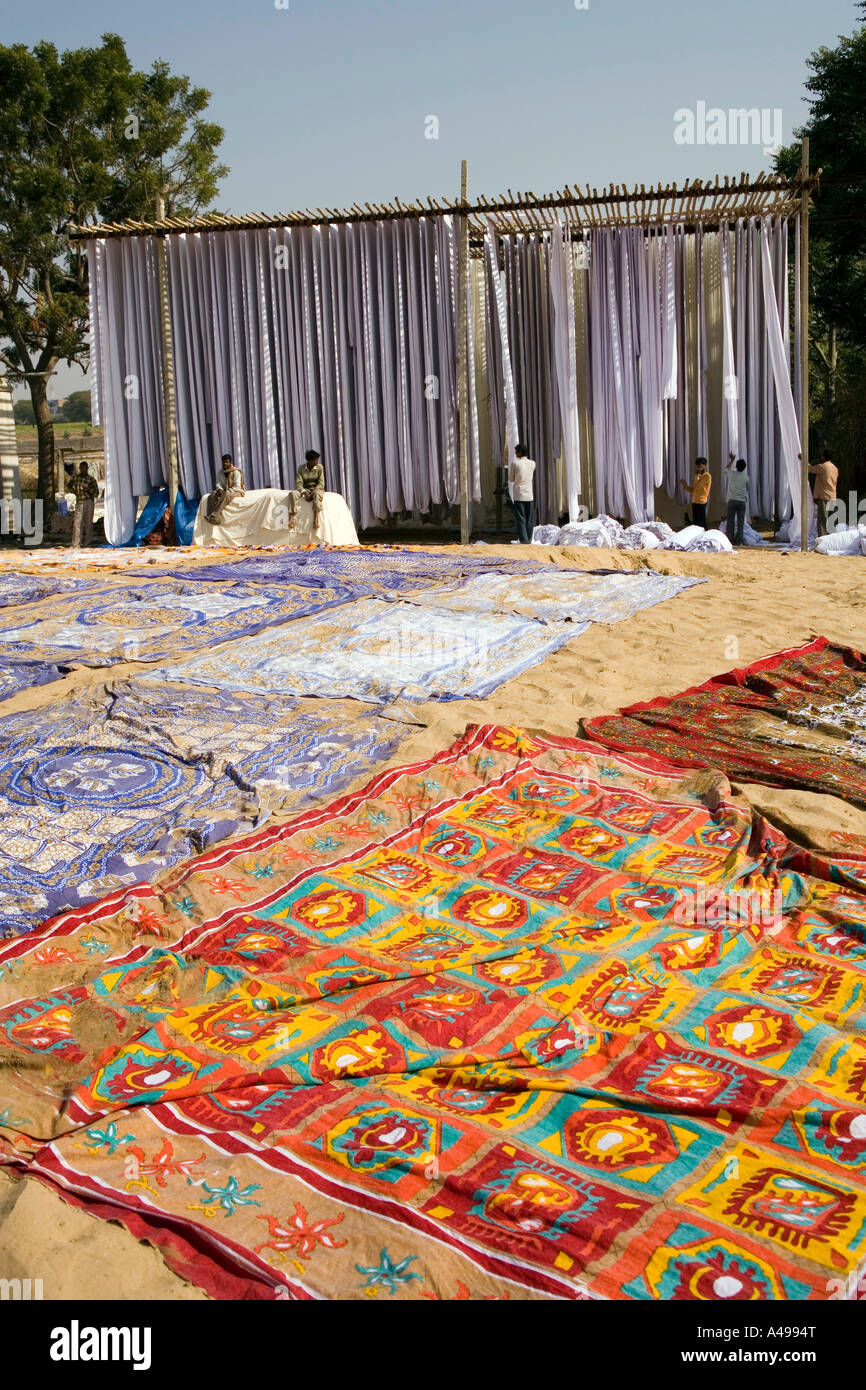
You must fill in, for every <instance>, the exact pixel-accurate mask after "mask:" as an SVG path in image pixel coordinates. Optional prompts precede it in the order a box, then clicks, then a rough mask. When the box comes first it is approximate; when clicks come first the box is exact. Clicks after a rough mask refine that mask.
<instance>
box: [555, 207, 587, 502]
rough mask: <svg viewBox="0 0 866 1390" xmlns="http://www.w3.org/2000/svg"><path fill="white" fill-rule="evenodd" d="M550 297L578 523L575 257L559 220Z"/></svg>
mask: <svg viewBox="0 0 866 1390" xmlns="http://www.w3.org/2000/svg"><path fill="white" fill-rule="evenodd" d="M550 294H551V300H552V304H553V335H554V364H555V369H556V387H557V391H558V394H559V415H560V419H561V421H562V454H563V463H564V467H565V495H566V505H567V508H568V519H569V521H577V520H578V519H579V518H580V421H579V419H578V411H577V350H576V345H575V333H574V257H573V255H572V250H571V235H570V228H569V226H568V223H567V222H566V223H565V224H563V223H561V222H560V221H559V220H558V219H554V220H552V222H551V229H550Z"/></svg>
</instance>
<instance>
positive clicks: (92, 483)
mask: <svg viewBox="0 0 866 1390" xmlns="http://www.w3.org/2000/svg"><path fill="white" fill-rule="evenodd" d="M69 491H70V492H72V493H74V494H75V511H74V512H73V514H72V544H73V546H74V548H75V549H76V550H80V549H81V547H82V546H85V547H87V546H90V545H92V544H93V507H94V504H95V502H96V499H97V497H98V496H99V483H98V482H97V481H96V479H95V478H93V477H91V475H90V471H89V469H88V467H87V464H86V462H85V460H84V459H82V460H81V462H80V463H79V465H78V472H77V473H73V475H72V477H71V478H70V480H69Z"/></svg>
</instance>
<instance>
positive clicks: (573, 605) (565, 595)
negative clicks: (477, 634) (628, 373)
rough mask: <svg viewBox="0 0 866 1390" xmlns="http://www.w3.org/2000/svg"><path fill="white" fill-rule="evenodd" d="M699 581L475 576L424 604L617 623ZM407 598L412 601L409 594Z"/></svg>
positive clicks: (650, 576) (565, 573)
mask: <svg viewBox="0 0 866 1390" xmlns="http://www.w3.org/2000/svg"><path fill="white" fill-rule="evenodd" d="M704 583H706V580H703V579H686V578H683V576H681V575H670V574H656V573H655V571H653V570H643V571H638V572H636V573H633V574H629V573H623V572H622V571H617V572H616V573H614V574H611V573H594V572H593V571H591V570H590V571H588V572H587V571H584V572H580V571H574V570H562V569H551V568H550V567H549V566H548V567H546V568H545V569H544V571H543V572H542V573H540V574H533V575H519V574H518V575H497V574H491V575H486V574H485V575H476V576H473V577H472V578H470V579H468V580H467V581H466V583H465V584H463V586H462V587H461V588H460V589H458V590H456V591H455V592H454V593H437V594H436V595H435V596H434V597H432V598H431V599H429V600H422V601H425V602H426V601H429V602H433V603H435V604H436V606H437V608H443V609H447V610H448V611H449V612H452V613H472V612H477V613H484V614H486V613H519V614H522V615H523V616H524V617H526V618H536V619H538V620H539V621H540V622H546V623H561V622H571V623H576V624H579V625H580V629H581V631H582V630H583V629H584V628H585V627H586V625H587V624H588V623H619V622H622V621H623V620H624V619H625V618H630V617H632V616H633V614H635V613H639V612H640V611H641V610H642V609H644V608H651V607H652V606H653V605H654V604H656V603H663V602H664V601H665V600H666V599H669V598H674V597H675V596H676V595H677V594H680V593H682V592H683V591H684V590H685V589H690V588H691V587H692V585H694V584H704ZM406 598H407V599H408V600H409V601H410V602H412V601H413V595H412V594H407V595H406Z"/></svg>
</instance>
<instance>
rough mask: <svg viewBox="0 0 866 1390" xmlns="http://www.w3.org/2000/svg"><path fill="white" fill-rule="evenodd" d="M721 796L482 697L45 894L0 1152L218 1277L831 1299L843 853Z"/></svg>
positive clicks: (473, 1290) (17, 1003)
mask: <svg viewBox="0 0 866 1390" xmlns="http://www.w3.org/2000/svg"><path fill="white" fill-rule="evenodd" d="M729 793H730V788H729V785H728V783H727V782H726V781H725V779H724V778H723V777H722V776H721V775H719V774H707V773H700V774H698V775H697V776H696V775H694V774H683V773H680V772H677V771H676V769H673V768H671V767H670V765H668V764H661V763H658V762H654V761H652V760H640V761H638V760H632V759H628V758H624V757H618V758H612V757H610V756H608V755H607V754H606V753H604V752H602V751H601V750H600V749H599V747H598V745H594V744H589V743H585V742H581V741H578V740H572V739H554V738H546V737H542V736H535V735H532V736H530V735H526V734H523V733H522V732H521V731H519V730H514V729H507V728H498V727H491V726H486V727H483V728H480V729H476V730H473V731H470V732H469V733H468V734H467V735H466V737H465V738H463V739H462V740H460V741H459V742H458V743H457V744H455V745H454V747H453V748H450V749H446V750H444V751H442V752H441V753H439V754H437V755H436V756H435V757H433V758H430V759H428V760H426V761H424V762H419V763H416V764H413V765H411V766H408V767H403V768H393V769H390V770H388V771H386V772H383V773H381V774H380V775H379V776H378V777H376V778H375V779H374V780H373V781H372V782H370V783H369V784H368V785H367V786H366V787H365V788H363V789H362V790H360V791H357V792H353V793H351V794H349V795H348V796H346V797H344V798H342V799H341V800H340V801H337V802H334V803H332V804H330V805H328V806H323V807H318V808H315V809H311V810H308V811H307V812H305V813H304V814H303V815H301V816H299V817H297V818H295V819H293V820H291V821H288V822H283V823H281V824H280V823H276V822H272V823H270V824H269V825H268V826H266V827H265V828H264V829H263V830H261V831H259V832H258V833H257V834H255V835H250V836H248V837H246V838H245V839H236V840H232V841H228V842H226V843H224V844H222V845H220V846H219V847H218V848H216V849H213V850H211V851H209V852H208V853H207V854H205V855H203V856H202V857H201V858H199V859H198V860H194V861H192V862H190V863H188V864H187V865H186V866H184V867H183V868H182V869H178V870H175V871H173V872H171V873H169V874H167V875H165V876H164V877H163V878H162V879H160V880H158V881H156V882H154V883H152V884H147V885H145V884H140V885H137V886H136V887H134V888H132V889H131V890H128V891H121V892H118V893H116V894H114V896H113V897H111V898H109V899H106V900H105V901H104V902H102V903H99V904H91V905H89V906H85V907H82V908H81V909H78V910H76V911H75V912H72V913H68V914H66V915H65V916H64V917H61V918H58V919H56V920H55V922H54V923H53V924H50V925H49V926H48V928H47V929H46V930H45V931H44V933H42V934H41V935H40V936H39V937H29V938H26V939H19V940H17V941H14V942H12V943H10V944H9V945H8V946H6V947H4V948H2V949H0V1056H2V1059H3V1066H2V1067H0V1160H2V1161H5V1162H6V1163H7V1164H9V1165H11V1166H14V1167H15V1168H16V1169H17V1170H18V1171H20V1172H22V1173H26V1174H29V1175H31V1176H34V1177H36V1178H38V1179H40V1180H41V1181H43V1182H46V1183H49V1184H50V1185H51V1186H52V1187H53V1188H54V1189H55V1190H56V1191H58V1192H59V1193H60V1194H61V1195H62V1196H64V1197H65V1198H66V1199H67V1200H69V1201H73V1202H77V1203H80V1204H81V1205H82V1206H83V1207H84V1208H85V1209H86V1210H88V1211H90V1212H93V1213H94V1214H96V1215H99V1216H101V1217H104V1218H107V1219H113V1220H118V1221H121V1222H123V1223H124V1224H125V1225H126V1226H127V1227H128V1228H129V1229H130V1230H131V1231H132V1232H133V1233H134V1234H135V1235H136V1236H138V1237H139V1238H142V1239H147V1240H150V1241H152V1242H153V1243H154V1244H156V1245H158V1246H159V1247H160V1248H161V1249H162V1251H163V1253H164V1255H165V1258H166V1260H167V1261H168V1263H169V1264H170V1265H171V1266H172V1268H174V1269H175V1270H177V1271H178V1272H180V1273H181V1274H183V1276H184V1277H185V1278H188V1279H192V1280H194V1281H195V1282H196V1283H197V1284H199V1285H201V1286H202V1287H203V1288H205V1289H207V1290H208V1291H209V1292H210V1293H211V1294H213V1295H215V1296H216V1297H219V1298H236V1297H246V1298H298V1299H308V1298H336V1299H367V1298H370V1299H377V1300H379V1301H388V1300H391V1299H395V1300H396V1299H436V1300H440V1299H441V1300H446V1299H447V1300H462V1299H467V1298H472V1299H532V1298H559V1299H584V1298H616V1299H646V1300H649V1299H673V1300H680V1299H688V1300H702V1299H707V1300H716V1301H717V1300H720V1299H734V1300H739V1299H751V1298H756V1299H765V1300H780V1301H784V1300H789V1299H791V1300H799V1299H826V1298H829V1297H834V1296H835V1297H845V1296H853V1293H852V1291H855V1290H856V1289H857V1286H858V1280H859V1279H860V1277H861V1276H862V1274H863V1272H864V1264H866V1182H864V1172H866V1127H864V1110H866V1045H864V1043H863V1040H862V1039H863V1034H862V1022H863V1017H864V1002H863V1000H864V975H866V952H864V943H866V892H864V868H866V860H864V861H856V860H853V859H852V860H851V861H850V862H847V863H846V864H844V865H842V866H830V865H828V864H827V863H826V861H825V860H823V859H822V858H821V857H820V856H816V855H810V854H807V853H806V852H803V851H794V850H792V847H791V846H790V844H789V842H788V841H787V840H786V839H785V837H784V836H783V835H781V834H780V833H779V832H778V831H776V830H774V829H773V828H772V827H771V826H769V825H768V824H767V823H766V822H765V821H764V820H762V819H761V818H760V817H758V816H753V815H751V814H750V813H749V811H748V810H746V809H745V808H743V807H741V806H738V805H736V804H735V803H734V802H732V801H731V800H730V796H729ZM831 868H832V869H833V870H835V871H836V872H835V877H834V878H831V872H830V871H831Z"/></svg>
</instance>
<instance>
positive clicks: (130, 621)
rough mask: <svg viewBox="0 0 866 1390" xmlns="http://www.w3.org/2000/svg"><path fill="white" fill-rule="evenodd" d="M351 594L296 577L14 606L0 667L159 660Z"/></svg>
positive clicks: (153, 584) (161, 587) (152, 586)
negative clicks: (272, 583) (267, 584)
mask: <svg viewBox="0 0 866 1390" xmlns="http://www.w3.org/2000/svg"><path fill="white" fill-rule="evenodd" d="M352 597H353V595H352V592H351V590H350V589H347V588H346V587H345V586H344V585H336V584H335V585H330V586H329V585H326V584H323V583H320V582H319V581H317V580H315V579H308V580H304V579H298V580H294V581H292V582H291V583H286V584H281V585H280V586H279V587H278V588H277V587H268V588H265V587H262V586H261V585H252V584H225V585H222V586H220V587H219V588H215V587H214V585H213V584H199V583H196V582H195V581H194V580H170V581H161V580H152V581H150V582H148V581H144V582H141V583H138V584H136V585H129V586H125V587H124V588H123V589H122V590H121V591H120V592H118V591H117V589H116V588H109V587H107V586H101V587H100V588H98V589H95V590H92V591H90V592H88V593H87V594H85V595H70V596H65V597H62V598H57V599H54V600H51V601H47V602H44V603H41V604H33V605H30V606H28V607H25V608H18V609H10V610H8V611H7V612H6V613H5V615H4V622H3V626H2V628H0V662H2V663H3V664H6V663H7V662H23V661H41V662H48V663H51V662H57V661H64V662H70V661H77V662H84V663H86V664H88V665H91V666H105V665H110V664H111V663H113V662H116V661H155V660H158V659H160V658H164V657H166V656H174V655H175V653H176V652H177V649H178V645H179V644H180V645H182V647H183V649H184V650H185V651H196V650H198V649H200V648H203V647H212V646H216V645H217V644H219V643H221V642H226V641H228V640H229V639H230V638H232V637H238V636H244V635H248V634H250V633H254V632H258V631H260V630H261V629H262V628H265V627H269V626H272V625H273V624H278V623H284V622H287V621H288V620H289V619H293V618H299V617H303V616H305V615H307V614H310V613H318V612H321V611H322V610H323V609H326V608H332V607H334V606H335V605H337V604H341V603H346V602H348V601H349V600H350V599H351V598H352Z"/></svg>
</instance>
